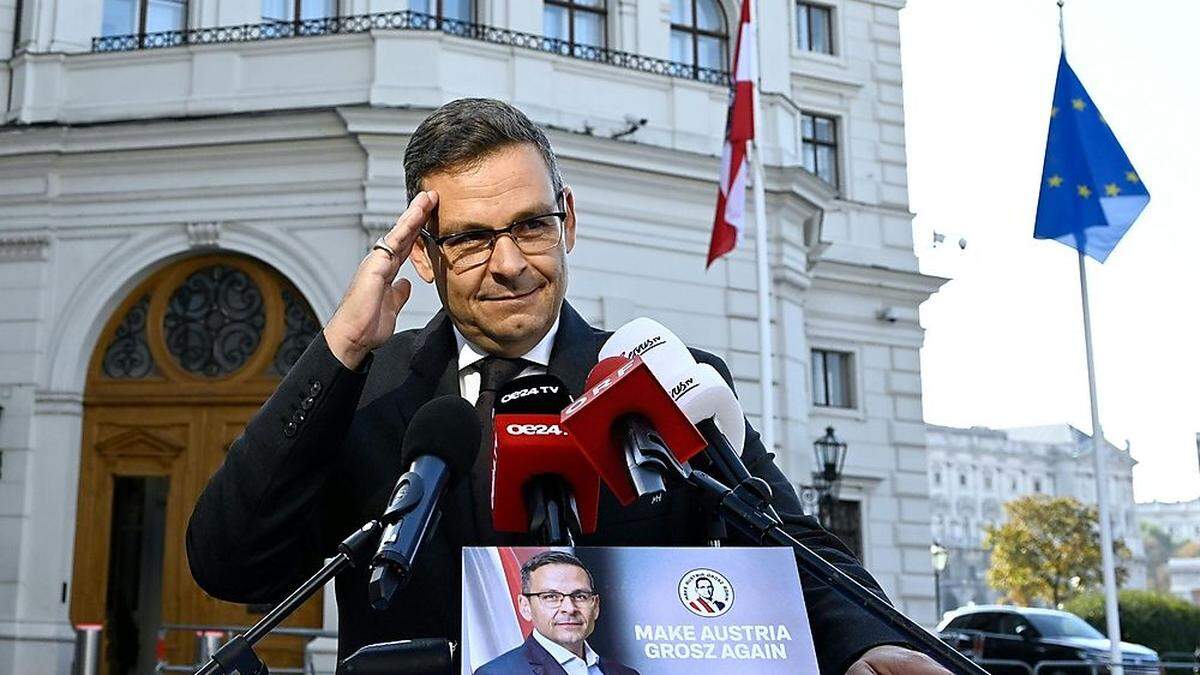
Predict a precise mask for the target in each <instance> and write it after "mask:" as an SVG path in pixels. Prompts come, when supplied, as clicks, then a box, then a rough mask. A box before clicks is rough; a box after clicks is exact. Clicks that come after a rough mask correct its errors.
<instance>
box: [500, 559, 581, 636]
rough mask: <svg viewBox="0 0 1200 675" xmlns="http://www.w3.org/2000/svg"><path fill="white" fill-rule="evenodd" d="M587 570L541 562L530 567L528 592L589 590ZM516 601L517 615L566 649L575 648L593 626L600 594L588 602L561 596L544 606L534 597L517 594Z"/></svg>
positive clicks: (539, 599) (565, 592)
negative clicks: (519, 614) (559, 603)
mask: <svg viewBox="0 0 1200 675" xmlns="http://www.w3.org/2000/svg"><path fill="white" fill-rule="evenodd" d="M593 590H594V589H593V588H592V585H591V583H589V582H588V575H587V572H586V571H584V569H583V568H581V567H576V566H575V565H563V564H550V565H543V566H541V567H539V568H537V569H536V570H534V571H533V574H531V575H530V579H529V592H530V593H544V592H546V591H558V592H559V593H562V594H563V595H569V594H571V593H574V592H575V591H587V592H589V593H590V592H592V591H593ZM517 604H518V605H519V607H520V610H521V616H523V617H525V619H526V620H527V621H532V622H533V625H534V627H535V628H537V630H538V632H539V633H541V634H542V635H544V636H546V637H548V638H550V639H551V640H553V641H555V642H557V643H558V644H560V645H562V646H563V647H566V648H567V649H569V650H572V651H576V650H577V648H578V647H579V645H582V643H583V641H584V640H586V639H587V637H588V636H589V635H591V634H592V631H593V630H595V629H596V618H597V617H599V616H600V598H599V596H597V597H596V598H594V599H593V600H592V602H591V603H583V604H576V603H575V601H574V600H571V598H570V597H564V598H563V601H562V604H561V605H559V606H558V607H547V606H546V605H545V603H543V602H542V600H541V598H538V597H527V596H524V595H522V596H520V597H519V598H518V600H517Z"/></svg>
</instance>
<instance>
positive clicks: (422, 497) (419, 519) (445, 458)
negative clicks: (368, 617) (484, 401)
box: [368, 396, 481, 610]
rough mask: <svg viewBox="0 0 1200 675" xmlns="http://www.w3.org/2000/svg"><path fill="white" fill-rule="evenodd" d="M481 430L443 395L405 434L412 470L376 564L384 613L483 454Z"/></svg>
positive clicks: (372, 588)
mask: <svg viewBox="0 0 1200 675" xmlns="http://www.w3.org/2000/svg"><path fill="white" fill-rule="evenodd" d="M480 441H481V431H480V429H479V420H478V418H477V417H476V416H475V409H474V408H472V407H471V404H469V403H467V402H466V401H464V400H463V399H462V398H460V397H458V396H440V397H438V398H435V399H433V400H432V401H429V402H428V403H426V404H425V405H423V406H421V407H420V408H419V409H418V410H417V412H416V414H414V415H413V418H412V421H411V422H409V424H408V430H407V431H406V432H405V434H404V443H403V445H402V446H401V451H400V456H401V457H402V458H404V460H405V461H407V462H410V463H411V468H410V469H409V470H408V471H407V472H406V473H405V474H404V475H402V476H400V479H399V480H398V481H397V482H396V488H395V490H393V491H392V497H391V500H390V503H389V504H388V507H387V509H386V510H384V512H383V515H382V516H381V517H380V518H379V520H380V522H382V523H384V524H385V525H386V529H384V531H383V536H382V537H381V538H380V540H379V548H378V550H377V551H376V553H375V557H374V558H372V559H371V580H370V583H369V585H368V591H369V596H370V601H371V606H372V607H374V608H375V609H379V610H383V609H387V607H388V606H389V605H390V604H391V602H392V596H393V595H395V593H396V591H397V590H399V589H400V588H401V587H403V586H404V584H406V583H407V582H408V580H409V578H410V577H411V576H412V567H413V560H414V559H415V558H416V555H417V549H419V548H420V546H421V542H423V541H424V540H425V538H426V537H427V536H428V535H429V533H430V532H432V531H433V529H434V528H435V527H436V526H437V521H438V519H439V518H440V517H441V510H440V509H439V508H438V501H439V500H440V499H441V498H442V495H443V494H445V493H446V490H447V489H448V488H449V487H450V486H451V485H452V484H453V483H454V482H455V481H457V480H458V478H459V477H461V476H463V475H465V474H467V473H469V472H470V471H471V466H472V465H474V463H475V457H476V456H477V455H478V454H479V444H480Z"/></svg>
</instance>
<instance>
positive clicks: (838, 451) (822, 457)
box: [813, 427, 847, 529]
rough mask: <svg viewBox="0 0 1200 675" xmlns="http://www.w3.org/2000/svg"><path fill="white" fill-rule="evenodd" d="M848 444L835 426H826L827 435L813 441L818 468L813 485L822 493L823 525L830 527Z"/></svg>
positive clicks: (814, 473) (821, 512)
mask: <svg viewBox="0 0 1200 675" xmlns="http://www.w3.org/2000/svg"><path fill="white" fill-rule="evenodd" d="M846 450H847V445H846V444H845V443H843V442H842V441H841V440H839V439H838V437H837V436H836V435H834V433H833V427H825V435H824V436H822V437H820V438H818V439H817V440H815V441H813V454H814V455H815V457H816V470H815V471H813V485H815V486H816V488H817V492H818V493H819V494H820V495H821V507H820V511H819V513H820V517H821V525H823V526H824V527H825V528H826V529H829V527H830V525H831V523H832V522H833V504H834V501H835V499H836V498H837V490H838V486H839V484H840V483H841V480H842V467H843V466H844V465H845V464H846Z"/></svg>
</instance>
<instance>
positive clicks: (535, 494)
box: [492, 374, 600, 543]
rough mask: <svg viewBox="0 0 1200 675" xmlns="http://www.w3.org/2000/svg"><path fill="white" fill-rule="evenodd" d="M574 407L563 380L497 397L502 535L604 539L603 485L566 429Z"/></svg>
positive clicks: (496, 485) (529, 379)
mask: <svg viewBox="0 0 1200 675" xmlns="http://www.w3.org/2000/svg"><path fill="white" fill-rule="evenodd" d="M570 402H571V396H570V394H568V393H567V387H566V385H565V384H563V383H562V381H561V380H559V379H558V378H557V377H555V376H553V375H550V374H545V375H528V376H525V377H518V378H516V379H514V380H512V381H511V382H509V383H508V384H507V385H505V386H504V387H503V388H502V389H500V391H498V392H496V408H495V416H494V417H493V420H492V424H493V433H492V438H493V439H494V440H495V444H494V448H493V453H494V460H495V461H494V469H493V471H492V527H493V528H495V530H496V531H497V532H529V531H530V529H531V521H532V529H535V530H541V531H542V532H543V533H544V534H545V535H546V536H545V538H547V539H548V540H550V541H549V542H547V543H564V541H563V537H562V532H563V531H564V528H565V531H566V532H569V531H570V530H571V529H574V528H573V527H572V526H573V525H574V526H577V527H578V529H580V530H582V532H583V533H584V534H590V533H592V532H595V531H596V516H597V509H598V506H599V502H600V477H599V476H597V475H596V471H595V469H593V468H592V466H591V464H589V463H588V460H587V459H586V458H585V457H584V456H583V453H581V452H580V451H579V446H578V445H576V444H575V443H574V442H573V441H572V439H571V435H570V433H569V432H568V431H567V429H566V428H564V427H563V426H562V424H561V423H560V420H559V413H560V412H561V411H562V409H563V407H565V406H566V405H567V404H569V403H570Z"/></svg>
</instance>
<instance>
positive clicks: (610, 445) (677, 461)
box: [562, 355, 705, 505]
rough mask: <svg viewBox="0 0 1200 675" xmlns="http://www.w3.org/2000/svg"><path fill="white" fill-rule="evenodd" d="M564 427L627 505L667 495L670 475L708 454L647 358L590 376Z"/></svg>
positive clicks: (609, 362) (612, 362)
mask: <svg viewBox="0 0 1200 675" xmlns="http://www.w3.org/2000/svg"><path fill="white" fill-rule="evenodd" d="M562 426H563V427H565V428H566V429H567V431H569V432H570V433H571V435H572V437H573V438H574V439H575V443H576V444H577V445H578V446H579V448H580V449H581V450H582V451H583V454H584V456H585V457H587V459H588V461H589V462H590V463H591V465H592V467H593V468H595V470H596V473H598V474H600V478H602V479H603V480H604V482H605V484H606V485H608V487H609V489H610V490H612V493H613V494H614V495H615V496H616V497H617V500H618V501H620V502H621V504H622V505H629V504H630V503H631V502H633V501H634V500H635V499H637V498H638V496H640V495H642V494H647V493H650V492H657V491H662V490H663V482H662V479H661V477H659V476H656V475H655V473H654V472H651V471H650V470H648V469H646V468H645V466H644V465H647V464H649V463H655V464H658V465H659V466H661V467H663V468H664V469H666V470H668V471H667V473H668V475H682V474H683V471H684V470H683V467H682V466H681V464H682V463H683V462H686V461H687V460H689V459H690V458H692V457H694V456H695V455H696V454H697V453H699V452H700V451H701V450H703V449H704V446H705V442H704V437H703V436H701V435H700V432H698V431H697V430H696V427H694V426H692V423H691V422H690V421H689V420H688V418H687V416H686V415H684V414H683V411H681V410H680V409H679V406H677V405H675V402H674V401H672V400H671V396H670V395H669V394H668V393H667V392H666V390H664V389H663V387H662V385H661V384H659V382H658V380H656V379H655V378H654V375H653V374H652V373H651V372H650V369H649V368H648V367H647V366H646V364H645V363H644V362H643V361H642V359H641V357H639V356H637V355H634V357H633V359H632V360H629V359H625V358H622V357H619V356H618V357H610V358H607V359H604V360H603V361H601V362H600V363H597V364H596V367H595V368H593V369H592V372H591V373H589V374H588V379H587V390H586V391H585V392H584V393H583V395H581V396H580V397H579V398H578V399H576V400H575V401H574V402H573V403H571V404H570V405H569V406H567V407H566V408H564V409H563V412H562Z"/></svg>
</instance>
